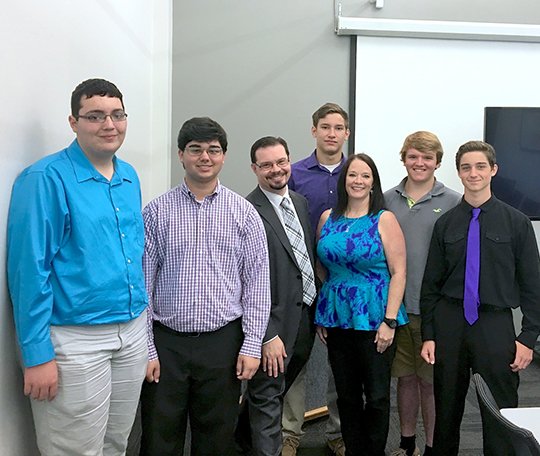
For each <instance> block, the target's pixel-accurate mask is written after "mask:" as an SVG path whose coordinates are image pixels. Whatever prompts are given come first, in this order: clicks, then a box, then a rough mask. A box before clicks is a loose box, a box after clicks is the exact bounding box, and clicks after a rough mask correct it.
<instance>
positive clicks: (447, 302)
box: [421, 141, 540, 456]
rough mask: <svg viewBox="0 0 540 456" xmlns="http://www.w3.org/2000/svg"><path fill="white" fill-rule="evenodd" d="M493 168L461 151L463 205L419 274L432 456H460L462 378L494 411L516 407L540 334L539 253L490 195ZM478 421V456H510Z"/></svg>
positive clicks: (487, 159) (523, 225)
mask: <svg viewBox="0 0 540 456" xmlns="http://www.w3.org/2000/svg"><path fill="white" fill-rule="evenodd" d="M495 161H496V160H495V151H494V149H493V147H492V146H490V145H489V144H487V143H484V142H482V141H470V142H468V143H465V144H464V145H462V146H461V147H460V148H459V150H458V152H457V154H456V166H457V170H458V175H459V177H460V179H461V181H462V182H463V186H464V195H463V200H462V201H461V203H460V204H459V205H458V206H456V207H455V208H454V209H452V210H450V211H448V212H447V213H445V214H444V215H443V216H441V218H440V219H439V220H438V221H437V223H436V224H435V227H434V231H433V236H432V239H431V245H430V251H429V255H428V260H427V264H426V269H425V273H424V279H423V284H422V292H421V313H422V338H423V341H424V342H423V347H422V357H423V358H424V359H425V360H426V362H428V363H431V364H433V365H434V391H435V411H436V420H435V435H434V443H433V452H434V454H437V455H439V456H445V455H457V454H458V451H459V428H460V424H461V419H462V417H463V410H464V406H465V397H466V394H467V389H468V387H469V378H470V369H472V370H473V372H479V373H480V374H481V375H482V376H483V377H484V379H485V380H486V382H487V383H488V385H489V387H490V388H491V390H492V392H493V395H494V397H495V400H496V402H497V405H498V406H499V407H500V408H503V407H516V406H517V404H518V396H517V389H518V384H519V377H518V372H519V371H520V370H522V369H525V368H526V367H527V366H528V365H529V363H530V362H531V360H532V356H533V350H532V349H533V347H534V344H535V342H536V339H537V337H538V335H539V334H540V260H539V255H538V245H537V242H536V238H535V235H534V230H533V227H532V224H531V222H530V221H529V219H528V218H527V217H526V216H525V215H524V214H522V213H521V212H519V211H518V210H516V209H514V208H512V207H510V206H508V205H507V204H505V203H503V202H501V201H499V200H498V199H497V198H495V196H493V194H492V193H491V179H492V177H493V176H495V174H496V173H497V164H496V163H495ZM478 209H479V210H478ZM471 214H473V215H472V216H471ZM471 218H475V220H476V219H477V220H478V222H476V223H477V224H476V227H477V228H474V227H473V224H474V223H475V222H471ZM470 226H471V228H470ZM475 230H478V234H477V235H476V241H475V240H474V239H472V238H471V236H473V233H474V231H475ZM478 244H479V246H478ZM475 246H476V247H475ZM475 252H476V253H475ZM475 256H476V266H475V265H474V261H473V258H474V257H475ZM475 271H476V272H475ZM471 293H472V295H471ZM517 307H520V308H521V311H522V313H523V321H522V327H521V332H520V333H519V335H518V336H517V337H516V333H515V330H514V325H513V319H512V311H511V309H512V308H517ZM483 418H484V419H483V440H484V454H485V455H511V454H513V450H512V449H511V447H510V442H508V441H505V439H504V437H503V436H500V435H497V433H496V432H494V431H493V428H492V425H491V423H490V422H489V420H488V419H487V418H486V417H483Z"/></svg>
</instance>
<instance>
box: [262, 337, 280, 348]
mask: <svg viewBox="0 0 540 456" xmlns="http://www.w3.org/2000/svg"><path fill="white" fill-rule="evenodd" d="M278 337H279V336H278V335H277V334H276V335H275V336H274V337H272V338H271V339H268V340H267V341H266V342H263V345H266V344H267V343H268V342H272V341H273V340H274V339H277V338H278Z"/></svg>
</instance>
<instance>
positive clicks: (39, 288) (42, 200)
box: [7, 170, 69, 367]
mask: <svg viewBox="0 0 540 456" xmlns="http://www.w3.org/2000/svg"><path fill="white" fill-rule="evenodd" d="M68 231H69V212H68V207H67V203H66V199H65V194H64V189H63V186H62V184H61V182H60V180H59V179H55V178H54V177H53V176H48V175H46V173H44V172H43V171H28V170H26V171H23V173H22V174H21V175H20V176H19V177H18V178H17V180H16V181H15V184H14V186H13V192H12V195H11V204H10V208H9V216H8V232H7V274H8V285H9V291H10V295H11V300H12V303H13V314H14V318H15V327H16V330H17V336H18V340H19V345H20V348H21V351H22V356H23V362H24V365H25V366H26V367H31V366H36V365H39V364H43V363H46V362H48V361H50V360H52V359H54V357H55V354H54V348H53V345H52V342H51V338H50V321H51V314H52V310H53V305H54V297H53V294H52V289H51V283H50V274H51V265H52V260H53V258H54V256H55V254H56V253H57V252H58V250H59V248H60V246H61V245H62V242H63V239H64V238H65V236H66V235H67V234H68Z"/></svg>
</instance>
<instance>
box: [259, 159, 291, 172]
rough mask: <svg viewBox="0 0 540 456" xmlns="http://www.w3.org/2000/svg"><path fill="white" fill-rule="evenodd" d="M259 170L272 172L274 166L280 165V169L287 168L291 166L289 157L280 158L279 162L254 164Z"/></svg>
mask: <svg viewBox="0 0 540 456" xmlns="http://www.w3.org/2000/svg"><path fill="white" fill-rule="evenodd" d="M254 164H255V165H256V166H257V167H258V168H259V169H262V170H263V171H270V170H271V169H272V168H273V167H274V165H278V166H279V167H280V168H286V167H287V165H288V164H289V159H288V158H287V157H283V158H280V159H279V160H276V161H273V162H264V163H254Z"/></svg>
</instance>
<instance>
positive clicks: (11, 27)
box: [0, 0, 172, 456]
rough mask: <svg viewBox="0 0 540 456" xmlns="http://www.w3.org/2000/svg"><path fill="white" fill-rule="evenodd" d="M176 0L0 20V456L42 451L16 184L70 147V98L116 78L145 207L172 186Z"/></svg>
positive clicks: (16, 13)
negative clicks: (17, 275)
mask: <svg viewBox="0 0 540 456" xmlns="http://www.w3.org/2000/svg"><path fill="white" fill-rule="evenodd" d="M171 10H172V2H171V1H163V0H160V1H155V2H149V1H145V0H115V1H107V0H94V1H91V2H74V1H69V0H56V1H55V2H52V3H51V2H43V1H40V0H29V1H25V2H10V3H9V7H8V6H6V5H4V8H2V14H1V15H0V47H1V50H0V56H1V57H0V58H1V59H2V62H1V63H2V66H1V77H0V78H1V81H2V88H3V90H2V96H1V98H2V109H1V110H0V129H1V132H2V134H1V135H0V160H1V163H2V179H0V378H1V379H2V382H1V386H0V410H1V413H0V454H1V455H2V456H21V455H24V456H32V455H34V454H37V450H36V448H35V443H34V436H33V431H32V429H33V426H32V422H31V417H30V413H29V406H28V402H27V400H26V399H25V398H24V396H23V394H22V379H21V374H20V368H19V366H18V363H17V361H16V358H17V355H16V348H15V338H14V337H15V336H14V329H13V322H12V316H11V307H10V303H9V298H8V293H7V287H6V277H5V245H6V240H5V225H6V216H7V210H8V205H9V196H10V192H11V185H12V183H13V180H14V179H15V177H16V176H17V174H18V173H19V172H20V171H21V170H22V169H23V168H25V167H26V166H28V165H29V164H30V163H32V162H33V161H35V160H36V159H38V158H40V157H42V156H43V155H46V154H49V153H52V152H55V151H57V150H59V149H61V148H63V147H65V146H66V145H68V144H69V142H71V140H72V139H73V137H74V136H73V133H72V132H71V130H70V128H69V125H68V122H67V117H68V115H69V112H70V111H69V109H70V106H69V102H70V95H71V92H72V90H73V89H74V88H75V86H76V85H77V84H78V83H79V82H81V81H83V80H84V79H88V78H90V77H102V78H105V79H108V80H111V81H113V82H114V83H116V84H117V85H118V87H119V88H120V90H121V91H122V92H123V94H124V101H125V105H126V111H127V112H128V114H129V126H128V133H127V139H126V141H125V143H124V146H123V147H122V149H121V150H120V153H119V156H120V157H121V158H123V159H125V160H127V161H129V162H131V163H132V164H133V165H134V166H135V167H136V168H137V170H138V172H139V174H140V177H141V182H142V185H143V193H144V199H145V201H147V200H149V199H150V198H152V197H154V196H156V195H157V194H159V193H161V192H163V191H165V190H166V189H167V188H168V187H169V168H170V160H169V153H168V151H169V149H170V61H171V44H170V43H171V18H172V12H171Z"/></svg>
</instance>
